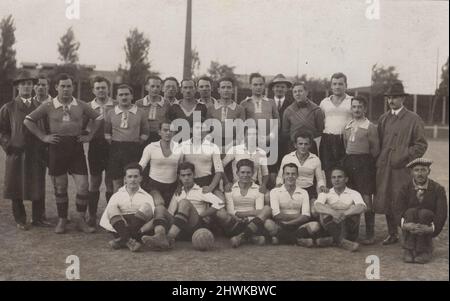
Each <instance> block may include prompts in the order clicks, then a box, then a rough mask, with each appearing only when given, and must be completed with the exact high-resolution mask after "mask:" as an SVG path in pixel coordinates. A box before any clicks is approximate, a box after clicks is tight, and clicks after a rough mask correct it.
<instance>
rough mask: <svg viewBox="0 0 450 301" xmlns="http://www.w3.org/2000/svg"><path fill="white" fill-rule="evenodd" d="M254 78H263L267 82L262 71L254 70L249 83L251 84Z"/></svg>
mask: <svg viewBox="0 0 450 301" xmlns="http://www.w3.org/2000/svg"><path fill="white" fill-rule="evenodd" d="M254 78H262V79H263V82H264V83H266V78H265V77H264V76H262V75H261V74H260V73H258V72H254V73H252V74H250V78H249V83H250V84H251V83H252V80H253V79H254Z"/></svg>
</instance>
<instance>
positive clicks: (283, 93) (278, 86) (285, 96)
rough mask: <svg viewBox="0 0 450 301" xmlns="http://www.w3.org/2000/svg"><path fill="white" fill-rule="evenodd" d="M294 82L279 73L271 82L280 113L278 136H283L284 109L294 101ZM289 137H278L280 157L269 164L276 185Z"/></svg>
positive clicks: (271, 182)
mask: <svg viewBox="0 0 450 301" xmlns="http://www.w3.org/2000/svg"><path fill="white" fill-rule="evenodd" d="M291 87H292V83H291V82H290V81H289V80H288V79H287V78H286V77H285V76H284V75H283V74H278V75H276V76H275V77H274V79H273V80H272V82H271V83H270V84H269V90H272V91H273V100H274V101H275V104H276V105H277V109H278V115H279V117H280V119H279V124H278V137H281V129H282V120H283V114H284V110H286V108H287V107H289V106H290V105H291V104H292V102H293V101H294V100H293V98H292V96H291V93H288V92H289V89H291ZM288 148H289V139H280V138H278V159H277V162H276V163H275V164H272V165H269V173H270V185H272V186H275V181H276V177H277V174H278V170H279V169H280V164H281V160H282V159H283V157H284V156H285V155H286V154H287V153H288Z"/></svg>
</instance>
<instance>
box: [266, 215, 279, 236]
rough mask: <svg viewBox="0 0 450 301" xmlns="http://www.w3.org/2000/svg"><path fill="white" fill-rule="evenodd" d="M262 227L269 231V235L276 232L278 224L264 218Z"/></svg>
mask: <svg viewBox="0 0 450 301" xmlns="http://www.w3.org/2000/svg"><path fill="white" fill-rule="evenodd" d="M264 228H266V230H267V231H268V232H269V234H270V235H272V236H274V235H276V234H277V232H278V226H277V224H275V222H274V221H273V220H271V219H266V220H265V221H264Z"/></svg>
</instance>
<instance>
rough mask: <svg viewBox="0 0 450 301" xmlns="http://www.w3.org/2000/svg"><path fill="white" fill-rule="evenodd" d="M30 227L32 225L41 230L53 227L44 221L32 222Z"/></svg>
mask: <svg viewBox="0 0 450 301" xmlns="http://www.w3.org/2000/svg"><path fill="white" fill-rule="evenodd" d="M31 225H33V226H34V227H43V228H53V227H54V226H55V225H53V224H52V223H51V222H49V221H47V220H45V219H42V220H37V221H32V222H31Z"/></svg>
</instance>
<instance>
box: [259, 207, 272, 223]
mask: <svg viewBox="0 0 450 301" xmlns="http://www.w3.org/2000/svg"><path fill="white" fill-rule="evenodd" d="M271 216H272V208H270V207H269V206H267V205H266V206H264V207H263V209H262V210H261V213H260V214H259V215H258V217H259V218H260V219H262V220H266V219H268V218H270V217H271Z"/></svg>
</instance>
